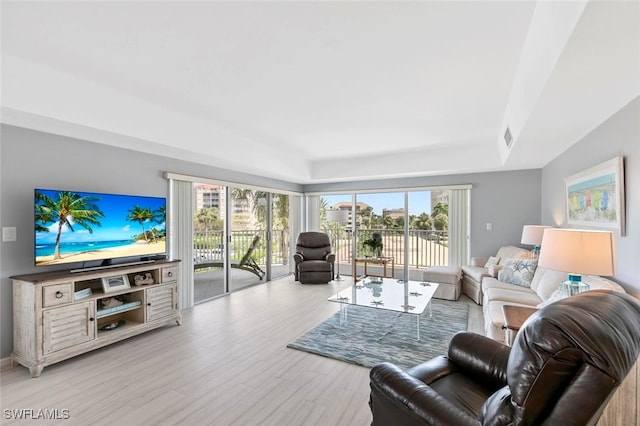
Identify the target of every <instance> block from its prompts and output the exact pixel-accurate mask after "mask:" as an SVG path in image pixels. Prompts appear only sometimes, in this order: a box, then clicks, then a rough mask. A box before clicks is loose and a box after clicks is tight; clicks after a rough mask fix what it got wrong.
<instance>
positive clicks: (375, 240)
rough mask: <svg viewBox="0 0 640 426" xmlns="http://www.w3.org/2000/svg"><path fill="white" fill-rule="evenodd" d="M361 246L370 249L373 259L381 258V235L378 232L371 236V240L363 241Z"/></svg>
mask: <svg viewBox="0 0 640 426" xmlns="http://www.w3.org/2000/svg"><path fill="white" fill-rule="evenodd" d="M362 244H363V245H365V246H367V247H369V248H370V249H371V251H372V253H373V256H374V257H380V256H382V234H380V233H379V232H374V233H373V234H371V238H369V239H368V240H365V241H364V242H363V243H362Z"/></svg>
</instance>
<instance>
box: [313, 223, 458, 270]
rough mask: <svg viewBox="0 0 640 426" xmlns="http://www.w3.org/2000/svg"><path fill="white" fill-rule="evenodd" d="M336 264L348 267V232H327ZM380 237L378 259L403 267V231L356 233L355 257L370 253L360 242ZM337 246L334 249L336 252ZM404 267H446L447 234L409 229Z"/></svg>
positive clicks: (349, 248) (349, 259)
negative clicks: (406, 261) (407, 264)
mask: <svg viewBox="0 0 640 426" xmlns="http://www.w3.org/2000/svg"><path fill="white" fill-rule="evenodd" d="M325 232H326V233H327V234H329V236H330V238H331V241H332V244H333V246H334V248H333V250H334V252H336V261H339V262H340V263H347V264H349V263H351V257H352V253H353V251H352V247H353V244H354V238H353V237H352V236H351V231H350V230H345V229H335V228H327V229H325ZM376 232H377V233H379V234H380V235H381V236H382V256H385V257H393V258H394V259H395V264H396V266H404V263H405V253H404V230H394V229H360V230H358V233H357V243H356V255H357V256H371V255H373V253H372V251H371V249H370V248H369V247H367V246H365V245H364V241H366V240H368V239H370V238H371V235H372V234H373V233H376ZM336 246H337V248H336ZM407 260H408V263H409V267H410V268H417V269H420V268H425V267H427V266H435V265H443V266H444V265H447V264H448V261H449V238H448V232H447V231H435V230H421V229H409V252H408V259H407Z"/></svg>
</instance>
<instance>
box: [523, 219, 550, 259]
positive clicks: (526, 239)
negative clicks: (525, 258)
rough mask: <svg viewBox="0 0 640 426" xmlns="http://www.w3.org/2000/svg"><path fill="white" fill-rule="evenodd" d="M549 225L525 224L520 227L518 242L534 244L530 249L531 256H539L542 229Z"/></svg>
mask: <svg viewBox="0 0 640 426" xmlns="http://www.w3.org/2000/svg"><path fill="white" fill-rule="evenodd" d="M547 228H551V226H543V225H525V226H523V227H522V238H521V240H520V242H521V243H522V244H526V245H529V246H534V247H533V249H532V250H531V258H532V259H537V258H538V256H540V245H541V244H542V235H543V234H544V230H545V229H547Z"/></svg>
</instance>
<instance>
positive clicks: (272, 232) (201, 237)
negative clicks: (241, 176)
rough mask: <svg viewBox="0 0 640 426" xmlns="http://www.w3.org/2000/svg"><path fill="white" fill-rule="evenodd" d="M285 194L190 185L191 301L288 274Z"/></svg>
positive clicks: (288, 242)
mask: <svg viewBox="0 0 640 426" xmlns="http://www.w3.org/2000/svg"><path fill="white" fill-rule="evenodd" d="M290 197H291V196H290V195H287V194H277V193H271V192H266V191H258V190H253V189H247V188H241V187H231V186H223V185H212V184H195V185H194V212H195V213H194V217H193V229H194V233H193V262H194V301H195V303H198V302H202V301H205V300H208V299H211V298H214V297H218V296H221V295H223V294H226V293H228V292H232V291H236V290H240V289H242V288H245V287H248V286H252V285H255V284H259V283H264V282H267V280H271V279H273V278H277V277H282V276H285V275H287V274H289V273H290V262H291V260H290V259H291V251H290V246H291V242H290V233H289V221H290V216H291V212H290Z"/></svg>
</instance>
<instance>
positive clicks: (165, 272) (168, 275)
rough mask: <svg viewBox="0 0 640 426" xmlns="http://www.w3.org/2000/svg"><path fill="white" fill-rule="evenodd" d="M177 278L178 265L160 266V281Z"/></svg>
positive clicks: (167, 281) (169, 280)
mask: <svg viewBox="0 0 640 426" xmlns="http://www.w3.org/2000/svg"><path fill="white" fill-rule="evenodd" d="M177 279H178V267H177V266H172V267H169V268H162V282H163V283H170V282H172V281H176V280H177Z"/></svg>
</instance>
